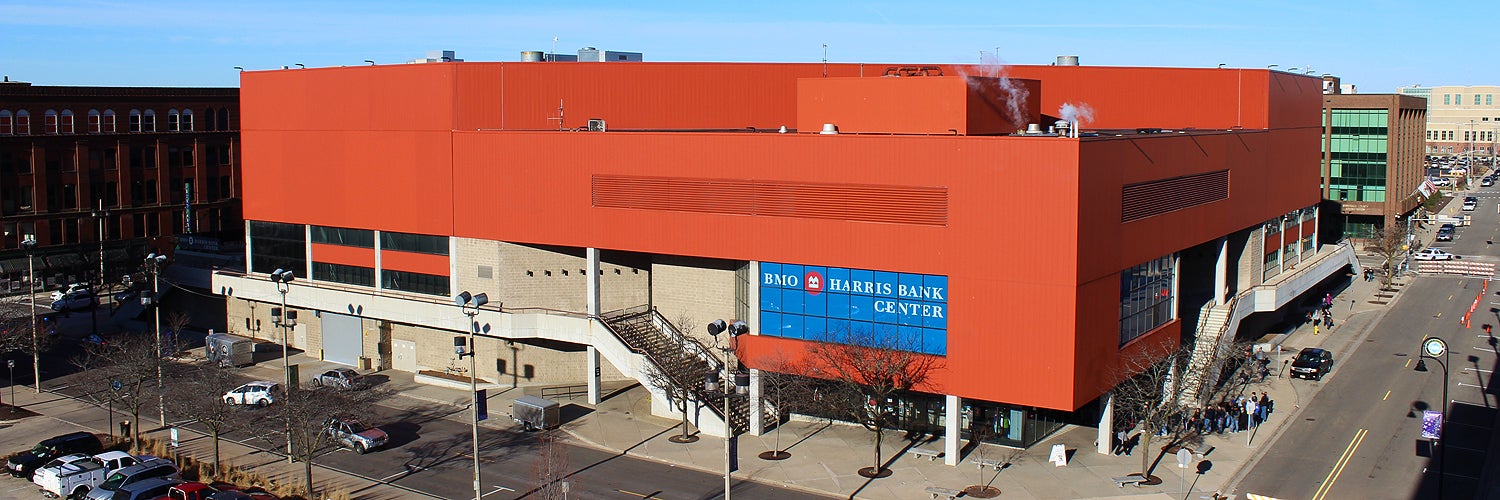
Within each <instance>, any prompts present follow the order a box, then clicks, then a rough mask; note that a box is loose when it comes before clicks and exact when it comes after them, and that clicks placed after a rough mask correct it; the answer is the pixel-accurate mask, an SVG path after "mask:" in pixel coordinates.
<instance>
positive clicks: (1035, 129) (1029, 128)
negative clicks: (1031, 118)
mask: <svg viewBox="0 0 1500 500" xmlns="http://www.w3.org/2000/svg"><path fill="white" fill-rule="evenodd" d="M1040 133H1042V126H1041V125H1040V124H1036V123H1028V124H1026V135H1032V134H1040Z"/></svg>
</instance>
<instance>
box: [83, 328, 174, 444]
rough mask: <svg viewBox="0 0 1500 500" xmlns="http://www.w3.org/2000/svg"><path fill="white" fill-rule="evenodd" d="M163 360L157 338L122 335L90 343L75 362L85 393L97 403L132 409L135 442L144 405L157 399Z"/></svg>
mask: <svg viewBox="0 0 1500 500" xmlns="http://www.w3.org/2000/svg"><path fill="white" fill-rule="evenodd" d="M162 362H163V358H162V357H161V353H160V349H159V346H158V344H157V343H156V339H155V338H153V337H151V336H149V335H121V336H118V337H117V338H115V339H113V340H112V341H110V342H108V343H103V344H87V345H86V347H85V348H84V352H83V354H82V355H80V356H79V357H77V358H75V359H74V363H75V364H76V365H77V366H78V368H80V369H81V370H80V371H81V372H82V377H83V378H82V385H83V386H84V387H87V388H88V389H89V392H87V393H85V394H84V397H85V398H87V399H88V400H90V401H93V402H94V403H95V404H106V403H112V404H114V405H115V406H116V407H118V408H120V409H122V410H124V411H126V412H128V413H130V419H131V422H133V423H134V425H133V427H132V429H133V434H132V436H130V438H131V443H132V445H134V444H135V443H138V442H139V441H140V436H141V425H140V421H141V408H142V407H145V406H146V405H147V404H150V403H154V402H157V401H158V400H159V395H158V393H157V385H156V382H157V373H158V372H157V367H158V366H160V364H161V363H162Z"/></svg>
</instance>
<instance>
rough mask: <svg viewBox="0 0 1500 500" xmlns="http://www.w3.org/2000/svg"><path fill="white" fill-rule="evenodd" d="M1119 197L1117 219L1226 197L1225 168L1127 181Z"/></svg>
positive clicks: (1138, 217) (1151, 215)
mask: <svg viewBox="0 0 1500 500" xmlns="http://www.w3.org/2000/svg"><path fill="white" fill-rule="evenodd" d="M1120 198H1121V200H1120V222H1131V221H1138V220H1141V219H1144V218H1147V217H1154V216H1157V215H1161V214H1164V213H1168V212H1175V211H1177V210H1182V209H1185V208H1192V207H1196V206H1198V205H1202V204H1205V203H1212V202H1215V201H1219V200H1223V199H1226V198H1229V171H1228V170H1220V171H1217V172H1209V173H1206V174H1196V175H1187V176H1183V177H1173V178H1171V179H1162V180H1157V181H1151V182H1142V183H1139V184H1130V185H1127V186H1125V187H1124V188H1123V190H1122V192H1121V196H1120Z"/></svg>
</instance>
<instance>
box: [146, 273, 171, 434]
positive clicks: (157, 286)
mask: <svg viewBox="0 0 1500 500" xmlns="http://www.w3.org/2000/svg"><path fill="white" fill-rule="evenodd" d="M166 262H167V256H165V255H158V254H156V253H152V254H149V255H147V256H146V272H148V273H151V299H150V301H151V303H150V305H151V309H152V311H153V312H154V313H155V319H156V321H155V322H154V323H152V325H155V327H156V396H157V400H156V409H157V411H159V412H160V414H159V416H160V417H161V425H162V426H166V425H167V396H166V391H165V390H164V388H165V387H166V382H165V381H164V380H163V377H162V367H161V365H162V363H161V349H162V347H161V346H162V340H161V303H160V302H159V301H158V300H157V299H158V298H160V297H161V280H159V279H157V276H159V275H161V265H162V264H163V263H166ZM145 300H146V299H142V301H143V302H144V301H145Z"/></svg>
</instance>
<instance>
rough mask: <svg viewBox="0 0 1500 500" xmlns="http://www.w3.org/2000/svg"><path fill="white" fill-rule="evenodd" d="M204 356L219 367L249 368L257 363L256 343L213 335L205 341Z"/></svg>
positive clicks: (236, 336)
mask: <svg viewBox="0 0 1500 500" xmlns="http://www.w3.org/2000/svg"><path fill="white" fill-rule="evenodd" d="M203 351H204V352H203V354H204V356H205V357H207V358H208V360H209V361H210V362H214V363H218V364H219V366H249V365H251V364H254V363H255V341H253V340H250V339H247V338H245V337H241V336H239V335H230V334H228V333H211V334H209V335H208V338H206V339H204V341H203Z"/></svg>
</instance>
